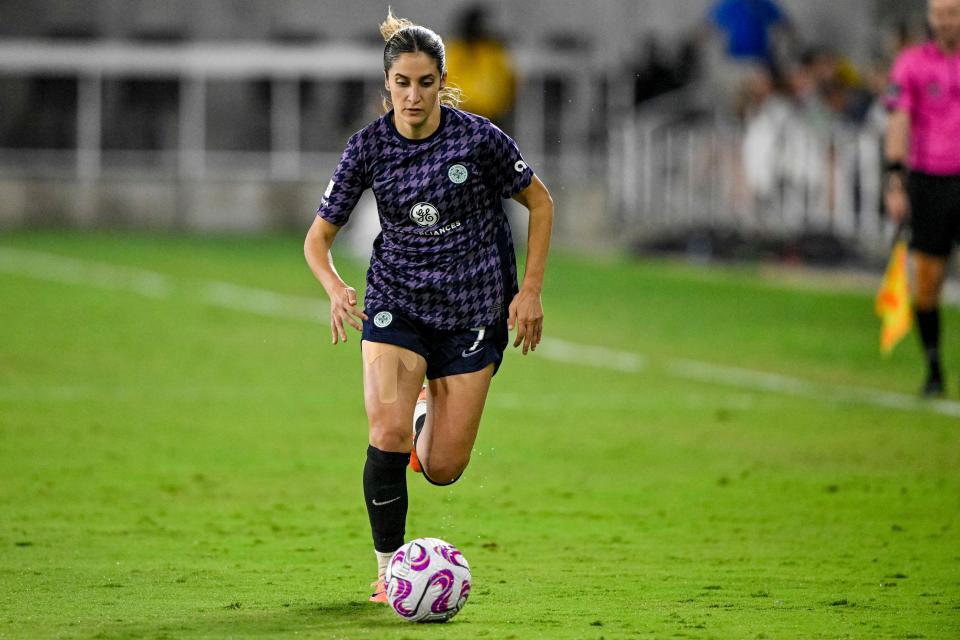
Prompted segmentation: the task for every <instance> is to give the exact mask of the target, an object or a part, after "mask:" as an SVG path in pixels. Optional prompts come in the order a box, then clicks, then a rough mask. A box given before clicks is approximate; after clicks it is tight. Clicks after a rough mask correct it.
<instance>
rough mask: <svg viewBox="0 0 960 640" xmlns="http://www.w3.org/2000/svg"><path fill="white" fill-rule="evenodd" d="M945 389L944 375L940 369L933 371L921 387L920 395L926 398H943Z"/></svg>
mask: <svg viewBox="0 0 960 640" xmlns="http://www.w3.org/2000/svg"><path fill="white" fill-rule="evenodd" d="M945 391H946V389H945V388H944V384H943V375H942V374H941V373H940V372H939V371H931V372H930V375H928V376H927V381H926V382H925V383H924V384H923V388H922V389H920V395H922V396H923V397H924V398H941V397H943V394H944V392H945Z"/></svg>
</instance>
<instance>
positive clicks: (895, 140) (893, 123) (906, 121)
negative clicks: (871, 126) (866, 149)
mask: <svg viewBox="0 0 960 640" xmlns="http://www.w3.org/2000/svg"><path fill="white" fill-rule="evenodd" d="M909 148H910V114H909V113H907V112H906V111H904V110H902V109H897V110H895V111H893V113H891V114H890V119H889V121H888V122H887V132H886V138H885V140H884V158H885V160H886V166H887V170H886V171H885V176H884V179H885V184H884V193H883V195H884V200H885V202H886V205H887V213H888V214H889V215H890V218H891V219H892V220H893V221H894V222H896V223H898V224H899V223H900V222H902V221H903V220H904V219H905V218H906V217H907V216H908V215H910V201H909V199H908V197H907V173H906V169H905V166H906V160H907V154H908V151H909Z"/></svg>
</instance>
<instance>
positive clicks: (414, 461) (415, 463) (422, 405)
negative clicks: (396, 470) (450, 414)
mask: <svg viewBox="0 0 960 640" xmlns="http://www.w3.org/2000/svg"><path fill="white" fill-rule="evenodd" d="M426 419H427V385H423V388H422V389H420V395H419V396H417V404H416V406H414V408H413V447H412V448H411V450H410V468H411V469H413V471H415V472H416V473H423V467H421V466H420V459H419V458H417V436H419V435H420V430H421V429H423V423H424V421H425V420H426Z"/></svg>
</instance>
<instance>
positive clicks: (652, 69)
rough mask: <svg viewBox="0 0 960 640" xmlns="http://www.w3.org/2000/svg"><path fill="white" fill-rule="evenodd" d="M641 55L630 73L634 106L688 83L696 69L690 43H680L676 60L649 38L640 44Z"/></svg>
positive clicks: (696, 54) (655, 39)
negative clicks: (632, 79)
mask: <svg viewBox="0 0 960 640" xmlns="http://www.w3.org/2000/svg"><path fill="white" fill-rule="evenodd" d="M642 47H643V51H642V53H641V55H640V59H639V60H638V63H637V65H636V66H635V67H634V71H633V78H634V81H633V84H634V92H633V98H634V104H637V105H639V104H641V103H643V102H646V101H647V100H650V99H651V98H656V97H657V96H660V95H663V94H665V93H668V92H670V91H675V90H677V89H681V88H683V87H684V86H686V85H687V84H689V83H690V82H691V80H692V79H693V78H694V76H695V75H696V72H697V69H698V67H699V51H698V47H697V44H696V42H695V41H694V40H692V39H687V40H685V41H683V42H682V43H681V45H680V49H679V51H678V52H677V54H676V55H675V56H671V55H670V54H669V53H668V51H667V49H666V47H665V46H664V44H663V42H662V41H661V40H660V39H659V38H658V37H657V36H656V35H655V34H651V35H649V36H648V37H647V39H646V40H645V41H644V42H643V45H642Z"/></svg>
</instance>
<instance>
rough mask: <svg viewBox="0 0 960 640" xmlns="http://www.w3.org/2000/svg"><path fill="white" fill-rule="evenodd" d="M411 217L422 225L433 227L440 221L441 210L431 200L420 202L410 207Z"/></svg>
mask: <svg viewBox="0 0 960 640" xmlns="http://www.w3.org/2000/svg"><path fill="white" fill-rule="evenodd" d="M410 219H411V220H413V221H414V222H416V223H417V224H418V225H420V226H421V227H432V226H433V225H435V224H437V223H438V222H440V212H439V211H437V208H436V207H435V206H433V205H432V204H430V203H429V202H418V203H417V204H415V205H413V206H412V207H410Z"/></svg>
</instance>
